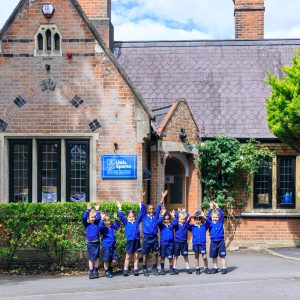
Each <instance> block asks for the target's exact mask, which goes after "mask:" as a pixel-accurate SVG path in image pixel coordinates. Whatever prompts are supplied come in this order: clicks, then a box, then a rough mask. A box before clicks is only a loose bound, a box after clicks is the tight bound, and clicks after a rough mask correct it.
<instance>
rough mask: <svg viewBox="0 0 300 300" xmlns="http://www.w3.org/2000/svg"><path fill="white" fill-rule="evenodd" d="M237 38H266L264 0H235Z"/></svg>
mask: <svg viewBox="0 0 300 300" xmlns="http://www.w3.org/2000/svg"><path fill="white" fill-rule="evenodd" d="M233 3H234V17H235V38H236V39H263V38H264V15H265V6H264V0H233Z"/></svg>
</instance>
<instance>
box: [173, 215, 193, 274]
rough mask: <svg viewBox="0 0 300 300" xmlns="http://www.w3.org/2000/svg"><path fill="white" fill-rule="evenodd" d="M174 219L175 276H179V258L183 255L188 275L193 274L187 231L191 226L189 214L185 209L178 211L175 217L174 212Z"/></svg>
mask: <svg viewBox="0 0 300 300" xmlns="http://www.w3.org/2000/svg"><path fill="white" fill-rule="evenodd" d="M171 215H172V217H173V218H174V217H175V218H174V220H173V222H172V226H173V228H174V229H175V244H174V267H173V274H178V270H177V269H176V265H177V261H178V256H179V255H180V254H181V255H182V256H183V258H184V261H185V266H186V272H187V274H192V271H191V270H190V264H189V257H188V255H189V254H188V244H187V229H188V226H189V220H190V216H189V214H188V212H187V211H186V210H184V209H181V210H180V211H178V212H177V213H176V215H175V212H174V211H173V212H172V214H171Z"/></svg>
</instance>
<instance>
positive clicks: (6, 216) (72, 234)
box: [0, 203, 139, 269]
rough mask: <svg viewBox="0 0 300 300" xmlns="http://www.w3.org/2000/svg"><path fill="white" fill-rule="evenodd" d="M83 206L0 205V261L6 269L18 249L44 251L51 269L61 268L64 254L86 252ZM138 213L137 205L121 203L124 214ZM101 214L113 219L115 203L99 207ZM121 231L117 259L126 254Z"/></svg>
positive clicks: (62, 204) (66, 204)
mask: <svg viewBox="0 0 300 300" xmlns="http://www.w3.org/2000/svg"><path fill="white" fill-rule="evenodd" d="M86 206H87V204H86V203H32V204H25V203H8V204H0V245H1V248H0V259H1V261H2V262H4V261H5V262H6V267H7V268H8V269H9V268H10V266H11V263H12V262H13V261H14V260H15V259H16V258H17V257H16V250H17V249H18V248H27V247H29V248H36V249H41V250H43V251H44V252H45V253H46V254H47V256H48V258H49V260H50V262H51V264H52V265H53V267H55V266H59V267H61V266H63V264H64V261H65V257H66V253H67V252H71V253H72V252H76V251H77V250H80V249H85V244H86V237H85V232H84V226H83V225H82V222H81V217H82V214H83V212H84V211H85V209H86ZM129 209H133V210H134V211H136V212H137V211H138V210H139V207H138V205H137V204H133V203H124V204H123V210H124V211H126V210H129ZM100 211H101V212H102V213H104V212H105V213H108V214H109V215H111V216H113V214H114V212H117V206H116V204H115V203H102V204H100ZM123 232H124V230H123V228H122V227H121V228H120V229H119V231H118V232H117V252H118V256H122V255H123V254H124V253H125V237H124V234H123Z"/></svg>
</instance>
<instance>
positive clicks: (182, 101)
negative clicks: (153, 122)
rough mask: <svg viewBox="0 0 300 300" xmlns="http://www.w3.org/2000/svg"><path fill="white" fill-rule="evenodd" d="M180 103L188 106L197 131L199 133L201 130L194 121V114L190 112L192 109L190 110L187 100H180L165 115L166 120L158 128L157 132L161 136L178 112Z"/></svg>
mask: <svg viewBox="0 0 300 300" xmlns="http://www.w3.org/2000/svg"><path fill="white" fill-rule="evenodd" d="M180 103H184V104H185V105H186V107H187V109H188V111H189V112H190V114H191V118H192V121H193V122H194V123H195V126H196V128H197V130H198V131H199V128H198V126H197V123H196V122H195V120H194V117H193V114H192V112H191V110H190V108H189V106H188V104H187V101H186V100H185V99H179V100H177V101H175V102H174V103H173V105H172V106H171V107H170V108H169V111H168V112H167V113H166V114H165V115H164V118H163V119H162V120H161V123H160V124H159V126H158V128H157V132H158V133H159V134H161V133H162V132H163V131H164V130H165V128H166V127H167V125H168V124H169V122H170V120H171V118H172V116H173V115H174V113H175V112H176V110H177V108H178V106H179V104H180Z"/></svg>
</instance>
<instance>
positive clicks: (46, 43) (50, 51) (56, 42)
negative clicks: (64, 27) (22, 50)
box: [34, 24, 62, 56]
mask: <svg viewBox="0 0 300 300" xmlns="http://www.w3.org/2000/svg"><path fill="white" fill-rule="evenodd" d="M61 43H62V36H61V34H60V32H59V30H58V28H57V26H56V25H54V24H47V25H41V26H40V28H39V30H38V31H37V33H36V35H35V50H34V53H35V55H36V56H61V55H62V46H61Z"/></svg>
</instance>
